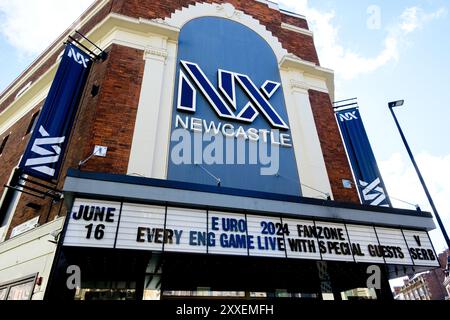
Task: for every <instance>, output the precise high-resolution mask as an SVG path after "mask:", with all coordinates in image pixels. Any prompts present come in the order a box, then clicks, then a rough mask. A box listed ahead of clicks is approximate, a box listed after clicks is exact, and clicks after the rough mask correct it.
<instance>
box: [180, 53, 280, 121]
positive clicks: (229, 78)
mask: <svg viewBox="0 0 450 320" xmlns="http://www.w3.org/2000/svg"><path fill="white" fill-rule="evenodd" d="M181 65H182V66H183V70H184V71H183V70H180V76H179V83H178V102H177V109H178V110H181V111H189V112H195V111H196V109H197V90H196V87H197V88H198V89H200V91H201V92H202V94H203V95H204V97H205V98H206V100H207V101H208V102H209V104H210V105H211V107H212V108H213V109H214V111H215V112H216V114H217V115H218V116H219V117H220V118H225V119H231V120H239V121H243V122H247V123H253V121H254V120H255V119H256V118H257V117H258V115H260V114H262V115H263V116H264V117H265V118H266V119H267V121H268V122H269V123H270V125H271V126H272V127H273V128H277V129H284V130H287V129H289V127H288V125H287V124H286V122H285V121H284V120H283V119H282V118H281V116H280V115H279V114H278V113H277V111H276V110H275V108H274V107H273V105H272V104H271V103H270V99H271V97H272V96H273V95H274V94H275V92H277V90H278V89H279V87H280V85H281V84H280V83H278V82H274V81H270V80H267V81H266V82H265V83H264V84H263V85H262V86H261V88H260V89H258V87H257V86H256V85H255V83H254V82H253V81H252V80H251V79H250V77H249V76H247V75H245V74H239V73H236V72H230V71H226V70H221V69H219V70H218V89H216V88H215V87H214V85H213V84H212V83H211V81H210V80H209V79H208V77H207V76H206V75H205V73H204V72H203V70H202V69H201V68H200V66H199V65H198V64H196V63H193V62H188V61H183V60H182V61H181ZM185 72H186V73H187V74H189V76H190V78H191V79H192V80H193V81H194V83H195V86H194V85H193V83H192V82H191V81H190V80H189V77H188V76H187V75H186V73H185ZM237 83H238V84H239V86H240V87H241V88H242V90H243V91H244V92H245V93H246V95H247V96H248V98H249V101H248V103H247V104H245V105H244V107H243V108H242V110H241V111H240V112H239V113H237V114H236V110H237V109H238V107H239V106H238V102H237V98H236V86H237V85H236V84H237ZM218 90H220V92H221V93H222V95H221V94H219V92H218Z"/></svg>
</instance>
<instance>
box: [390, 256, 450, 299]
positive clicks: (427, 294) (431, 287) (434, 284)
mask: <svg viewBox="0 0 450 320" xmlns="http://www.w3.org/2000/svg"><path fill="white" fill-rule="evenodd" d="M447 256H448V250H447V251H444V252H442V253H441V254H439V256H438V260H439V264H440V268H437V269H434V270H431V271H426V272H422V273H419V274H416V275H414V276H413V277H411V278H409V279H405V280H404V285H403V286H402V287H397V288H395V289H396V290H395V296H396V299H398V300H445V299H447V297H448V291H447V289H446V287H445V285H446V282H445V281H446V278H447V277H446V268H447V266H446V264H447Z"/></svg>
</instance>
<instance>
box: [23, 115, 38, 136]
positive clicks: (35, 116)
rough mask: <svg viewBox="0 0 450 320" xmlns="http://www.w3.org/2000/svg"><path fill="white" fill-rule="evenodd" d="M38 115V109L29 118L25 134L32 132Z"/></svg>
mask: <svg viewBox="0 0 450 320" xmlns="http://www.w3.org/2000/svg"><path fill="white" fill-rule="evenodd" d="M38 116H39V111H38V112H36V113H35V114H33V116H32V117H31V120H30V124H29V125H28V128H27V131H26V132H25V135H28V134H30V133H32V132H33V130H34V127H36V123H37V120H38Z"/></svg>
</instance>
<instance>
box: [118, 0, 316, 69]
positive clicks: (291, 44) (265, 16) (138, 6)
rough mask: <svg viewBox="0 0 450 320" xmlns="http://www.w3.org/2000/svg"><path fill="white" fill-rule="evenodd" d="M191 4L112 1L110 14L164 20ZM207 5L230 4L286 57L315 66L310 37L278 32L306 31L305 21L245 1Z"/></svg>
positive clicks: (190, 0) (171, 0) (182, 1)
mask: <svg viewBox="0 0 450 320" xmlns="http://www.w3.org/2000/svg"><path fill="white" fill-rule="evenodd" d="M196 2H198V1H195V0H151V1H149V0H147V1H142V0H115V1H114V5H113V7H112V11H113V12H117V13H120V14H123V15H127V16H131V17H135V18H140V17H141V18H146V19H155V18H166V17H170V16H171V14H172V13H174V12H175V10H181V9H182V8H183V7H188V6H189V5H190V4H195V3H196ZM202 2H208V3H224V2H227V3H231V4H233V5H234V7H235V8H236V9H238V10H241V11H243V12H244V13H246V14H248V15H250V16H252V17H254V18H255V19H257V20H258V21H260V23H261V24H263V25H264V26H266V28H267V30H269V31H271V32H272V34H273V35H274V36H275V37H277V38H278V39H279V40H280V42H281V44H282V46H283V47H284V48H285V49H287V50H288V51H289V52H290V53H293V54H295V55H297V56H298V57H300V58H302V59H304V60H307V61H311V62H314V63H316V64H319V59H318V56H317V52H316V49H315V47H314V41H313V38H312V37H309V36H306V35H303V34H299V33H296V32H293V31H290V30H286V29H283V28H281V23H282V22H285V23H291V24H294V25H295V26H299V27H302V28H308V24H307V22H306V20H304V19H300V18H295V17H292V16H286V15H283V14H282V13H281V12H280V11H278V10H274V9H271V8H269V7H268V6H267V5H266V4H264V3H261V2H257V1H249V0H245V1H243V0H207V1H202Z"/></svg>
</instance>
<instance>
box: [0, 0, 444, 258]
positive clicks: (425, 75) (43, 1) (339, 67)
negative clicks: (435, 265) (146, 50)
mask: <svg viewBox="0 0 450 320" xmlns="http://www.w3.org/2000/svg"><path fill="white" fill-rule="evenodd" d="M280 2H281V5H282V7H284V8H286V9H289V10H292V11H296V12H298V13H301V14H304V15H306V16H307V18H308V20H309V22H310V26H311V28H312V30H313V31H314V34H315V36H314V37H315V42H316V46H317V48H318V51H319V58H320V60H321V63H322V65H323V66H325V67H327V68H330V69H333V70H335V72H336V98H337V99H341V98H342V99H344V98H353V97H358V101H359V104H360V108H361V114H362V117H363V120H364V122H365V125H366V129H367V132H368V135H369V138H370V140H371V144H372V147H373V149H374V152H375V155H376V157H377V159H378V162H379V166H380V169H381V171H382V175H383V178H384V179H385V182H386V185H387V189H388V192H389V194H390V195H391V196H393V197H395V198H398V199H401V200H404V201H407V202H411V203H414V204H416V203H417V204H420V206H421V207H422V208H423V209H425V210H429V209H430V208H429V205H428V203H427V200H426V198H425V196H424V193H423V190H422V189H421V186H420V184H419V181H418V179H417V176H416V174H415V172H414V171H413V168H412V166H411V164H410V161H409V158H408V156H407V154H406V151H405V148H404V146H403V144H402V142H401V140H400V136H399V135H398V132H397V131H396V128H395V126H394V122H393V120H392V117H391V115H390V113H389V110H388V108H387V103H388V102H389V101H392V100H397V99H405V101H406V103H405V107H403V108H402V109H398V110H397V115H398V117H399V120H400V122H401V125H402V127H403V129H404V132H405V134H406V136H407V139H408V141H409V143H410V146H411V148H412V149H413V152H414V153H415V155H416V156H417V160H418V162H419V166H420V167H421V169H422V171H423V174H424V176H425V179H426V181H427V183H428V185H429V188H430V190H431V192H432V194H433V197H434V200H435V202H436V204H437V207H438V209H439V211H440V213H441V216H442V217H443V219H444V222H445V224H446V226H447V229H448V230H449V231H450V144H449V143H448V137H450V125H449V124H448V122H449V120H450V111H449V110H450V108H449V107H450V106H449V104H450V59H448V52H450V40H449V37H448V35H447V31H448V30H450V3H449V2H448V1H447V0H421V1H420V0H416V1H414V0H398V1H380V0H370V1H366V0H339V1H337V0H333V1H332V0H328V1H326V0H309V1H308V0H280ZM91 3H92V1H91V0H79V1H71V2H69V1H60V0H0V70H1V72H0V91H3V89H4V88H6V86H7V85H9V84H10V83H11V81H12V80H14V79H15V78H16V77H17V76H18V75H19V74H20V73H21V72H22V71H23V70H24V69H25V68H26V66H28V65H29V64H30V63H31V62H32V61H33V60H34V59H35V58H36V57H37V55H38V54H39V53H40V52H42V50H43V49H45V47H47V46H48V45H50V44H51V42H52V41H53V40H54V39H55V38H56V37H57V36H58V35H59V34H60V33H62V32H63V31H64V29H65V28H67V27H68V26H69V25H70V24H71V23H72V22H73V21H74V20H75V19H76V18H77V17H78V16H79V15H80V14H81V13H82V12H83V11H84V10H85V9H86V8H87V7H88V6H89V5H90V4H91ZM394 205H395V206H397V207H406V208H411V206H410V205H406V204H404V203H402V202H399V201H394ZM431 235H432V239H433V242H434V244H435V246H436V249H437V250H438V251H440V250H442V249H444V246H445V245H444V242H443V239H442V237H441V236H440V234H439V232H438V231H433V232H432V233H431Z"/></svg>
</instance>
